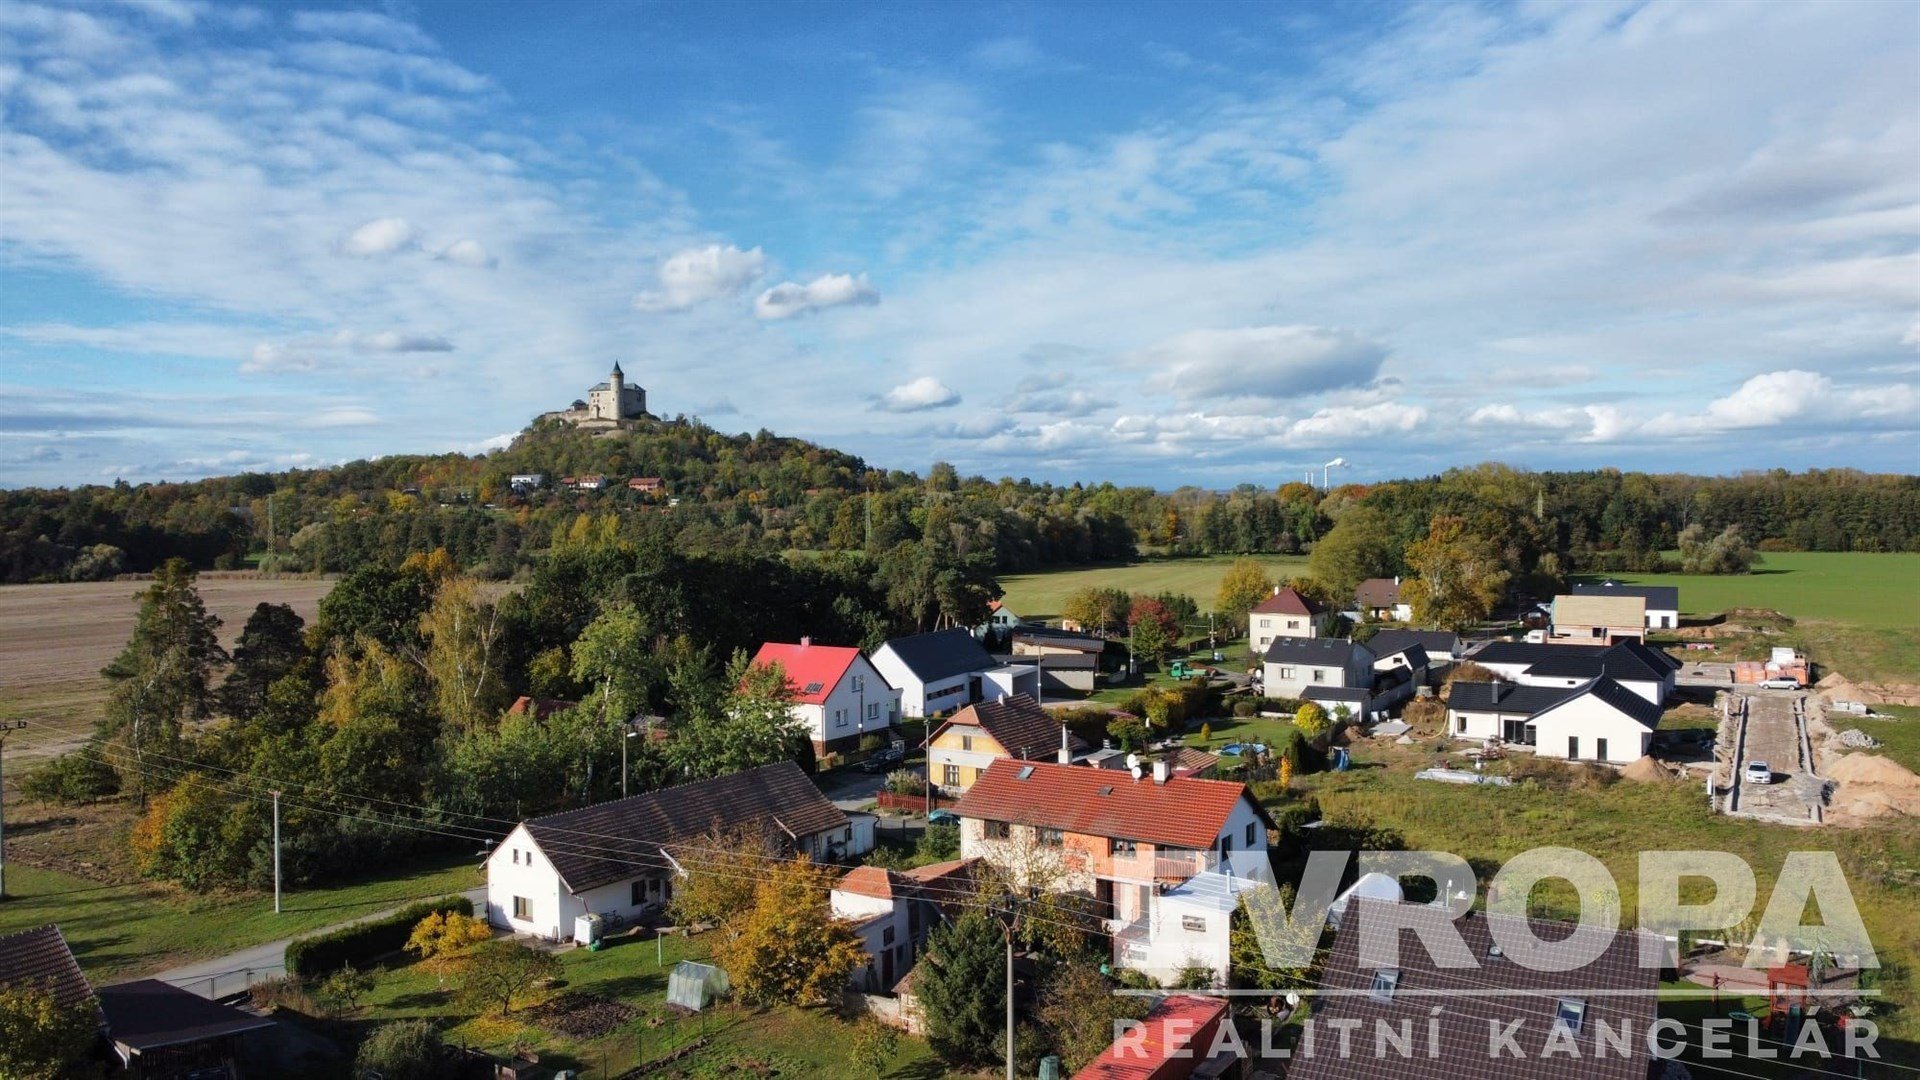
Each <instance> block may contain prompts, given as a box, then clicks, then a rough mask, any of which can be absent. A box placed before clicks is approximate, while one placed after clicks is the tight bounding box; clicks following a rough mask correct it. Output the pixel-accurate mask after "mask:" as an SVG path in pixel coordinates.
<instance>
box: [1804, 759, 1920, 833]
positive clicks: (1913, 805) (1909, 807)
mask: <svg viewBox="0 0 1920 1080" xmlns="http://www.w3.org/2000/svg"><path fill="white" fill-rule="evenodd" d="M1827 777H1828V778H1829V779H1831V780H1836V781H1839V784H1840V787H1839V789H1838V790H1837V791H1835V792H1834V793H1833V800H1832V803H1831V804H1830V805H1831V806H1832V808H1833V812H1834V813H1835V814H1836V815H1840V816H1842V817H1851V818H1858V819H1867V818H1877V817H1886V816H1888V815H1893V814H1920V776H1916V775H1914V773H1913V772H1912V771H1911V770H1909V769H1907V768H1906V767H1905V766H1903V765H1901V764H1900V763H1899V762H1897V761H1891V760H1888V759H1887V758H1883V757H1879V756H1877V755H1874V754H1848V755H1847V756H1845V757H1843V758H1841V759H1840V760H1839V761H1836V762H1834V763H1833V765H1832V766H1831V767H1830V768H1828V769H1827Z"/></svg>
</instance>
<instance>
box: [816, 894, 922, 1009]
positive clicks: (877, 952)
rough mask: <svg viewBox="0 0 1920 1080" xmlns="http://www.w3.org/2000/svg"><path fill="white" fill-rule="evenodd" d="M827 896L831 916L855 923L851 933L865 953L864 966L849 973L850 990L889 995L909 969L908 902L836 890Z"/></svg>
mask: <svg viewBox="0 0 1920 1080" xmlns="http://www.w3.org/2000/svg"><path fill="white" fill-rule="evenodd" d="M829 895H830V898H831V905H832V908H833V914H834V917H835V918H838V919H846V920H848V921H849V922H852V923H854V924H855V925H854V927H853V932H854V933H855V934H856V935H857V936H858V937H859V938H860V947H861V948H862V949H864V950H866V953H867V964H866V966H865V967H863V968H860V969H858V970H856V971H854V973H853V980H852V981H853V986H854V988H855V989H857V990H861V991H865V992H867V993H875V994H884V993H888V992H890V991H891V990H892V989H893V984H894V983H895V982H898V981H899V979H900V977H901V976H902V975H905V974H906V973H907V971H908V970H909V969H911V968H912V966H913V935H912V933H911V923H910V914H909V908H910V907H911V905H912V901H910V900H882V899H880V898H878V897H874V896H865V895H862V894H860V893H851V892H842V891H841V890H839V889H835V890H833V892H832V893H831V894H829Z"/></svg>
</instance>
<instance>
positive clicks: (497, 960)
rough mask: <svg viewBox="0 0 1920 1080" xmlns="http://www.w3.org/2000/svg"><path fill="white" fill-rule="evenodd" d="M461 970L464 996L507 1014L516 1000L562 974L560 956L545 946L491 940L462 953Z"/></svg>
mask: <svg viewBox="0 0 1920 1080" xmlns="http://www.w3.org/2000/svg"><path fill="white" fill-rule="evenodd" d="M458 970H459V973H460V993H461V996H463V997H465V998H466V999H467V1000H468V1001H469V1002H471V1003H474V1004H478V1005H482V1006H485V1007H488V1008H491V1007H493V1006H496V1005H497V1006H499V1009H500V1012H499V1015H500V1016H503V1017H504V1016H507V1015H509V1014H511V1013H512V1012H513V1003H514V1002H515V1001H519V1000H521V999H522V998H524V997H526V996H527V995H528V994H529V993H531V992H532V991H533V990H534V989H535V988H536V987H538V986H539V985H540V984H541V983H544V982H546V981H547V980H548V979H555V978H558V977H559V976H560V959H559V958H558V957H556V956H554V955H553V954H552V953H550V952H547V951H545V950H543V949H533V948H527V947H525V946H521V945H517V944H515V943H513V942H511V941H507V940H499V941H489V942H487V943H486V944H484V945H478V946H475V947H474V948H473V949H472V950H470V951H468V952H467V953H466V954H465V955H464V956H462V957H461V959H460V962H459V968H458Z"/></svg>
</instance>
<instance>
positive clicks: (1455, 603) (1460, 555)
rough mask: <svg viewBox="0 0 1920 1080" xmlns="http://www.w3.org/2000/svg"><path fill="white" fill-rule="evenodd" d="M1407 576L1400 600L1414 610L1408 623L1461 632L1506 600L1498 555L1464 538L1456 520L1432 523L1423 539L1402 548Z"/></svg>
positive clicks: (1479, 540) (1480, 540)
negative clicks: (1406, 602)
mask: <svg viewBox="0 0 1920 1080" xmlns="http://www.w3.org/2000/svg"><path fill="white" fill-rule="evenodd" d="M1407 567H1408V570H1409V571H1410V573H1411V576H1409V577H1407V578H1406V579H1405V580H1403V581H1402V582H1401V583H1400V595H1401V596H1403V597H1407V598H1408V599H1409V603H1411V604H1412V605H1413V621H1414V622H1416V623H1418V624H1420V625H1423V626H1436V627H1439V628H1441V629H1443V630H1454V631H1461V630H1466V629H1469V628H1471V627H1473V626H1476V625H1478V624H1479V623H1482V622H1485V621H1486V619H1487V616H1489V615H1491V614H1492V613H1493V608H1494V605H1495V604H1498V603H1499V602H1500V598H1501V597H1503V596H1505V595H1506V591H1507V578H1508V576H1509V574H1508V571H1507V568H1506V565H1505V564H1504V563H1503V562H1502V561H1501V556H1500V549H1499V548H1498V546H1496V545H1495V544H1494V543H1493V542H1492V541H1490V540H1488V539H1486V538H1485V537H1481V536H1476V535H1474V534H1472V533H1469V532H1468V531H1467V528H1466V522H1464V521H1462V520H1461V519H1460V518H1457V517H1437V518H1434V519H1433V524H1432V526H1431V528H1430V529H1429V530H1428V532H1427V535H1426V537H1425V538H1424V539H1421V540H1416V541H1414V542H1413V543H1412V544H1411V545H1409V546H1408V547H1407Z"/></svg>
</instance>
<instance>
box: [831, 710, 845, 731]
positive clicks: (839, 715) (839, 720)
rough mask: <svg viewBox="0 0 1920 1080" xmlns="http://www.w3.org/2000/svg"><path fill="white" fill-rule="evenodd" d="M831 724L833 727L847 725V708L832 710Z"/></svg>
mask: <svg viewBox="0 0 1920 1080" xmlns="http://www.w3.org/2000/svg"><path fill="white" fill-rule="evenodd" d="M833 726H834V727H846V726H847V710H845V709H835V710H833Z"/></svg>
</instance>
